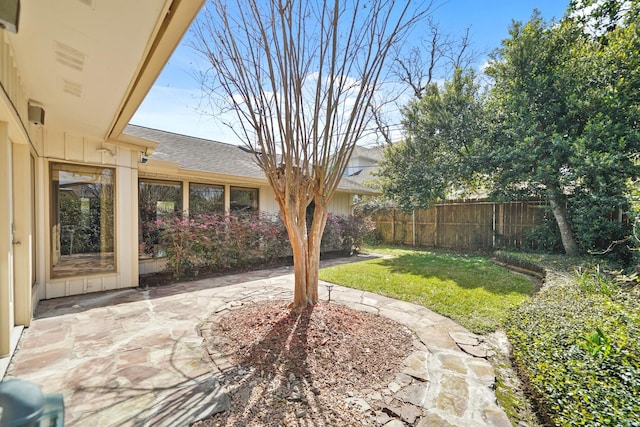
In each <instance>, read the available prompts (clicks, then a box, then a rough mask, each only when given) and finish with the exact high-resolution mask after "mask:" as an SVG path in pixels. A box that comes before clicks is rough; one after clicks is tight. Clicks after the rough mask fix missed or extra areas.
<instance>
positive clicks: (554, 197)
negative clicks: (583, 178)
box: [547, 184, 578, 256]
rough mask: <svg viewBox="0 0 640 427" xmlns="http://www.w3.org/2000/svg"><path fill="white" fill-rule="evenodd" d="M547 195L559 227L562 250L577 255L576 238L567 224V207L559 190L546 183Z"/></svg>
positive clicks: (570, 254)
mask: <svg viewBox="0 0 640 427" xmlns="http://www.w3.org/2000/svg"><path fill="white" fill-rule="evenodd" d="M547 195H548V197H549V204H550V205H551V212H552V213H553V217H554V218H555V219H556V222H557V223H558V228H559V229H560V238H561V239H562V246H563V247H564V252H565V253H566V254H567V255H569V256H576V255H578V245H577V244H576V238H575V236H574V235H573V231H572V230H571V226H570V225H569V221H568V219H567V209H566V208H565V205H564V201H563V200H562V199H563V198H562V196H560V191H559V189H558V188H557V187H556V186H555V185H548V184H547Z"/></svg>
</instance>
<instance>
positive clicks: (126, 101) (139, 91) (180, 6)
mask: <svg viewBox="0 0 640 427" xmlns="http://www.w3.org/2000/svg"><path fill="white" fill-rule="evenodd" d="M204 1H205V0H173V1H172V2H171V3H170V4H169V6H168V8H167V13H166V14H165V17H164V20H162V21H161V22H160V21H159V22H158V26H157V27H156V31H155V32H154V35H155V36H154V37H152V38H150V40H149V44H148V46H147V54H146V55H145V56H144V58H143V59H142V60H141V66H140V68H139V71H138V73H136V75H135V76H134V78H133V79H132V81H131V83H130V85H129V89H128V90H127V93H126V94H125V96H124V98H123V101H122V103H121V105H120V108H119V109H118V112H117V113H116V115H115V117H114V120H113V122H112V124H111V126H110V128H109V131H108V132H107V135H106V139H109V138H113V139H118V137H119V136H120V135H121V133H122V131H123V130H124V128H125V126H126V125H127V124H128V123H129V120H131V117H133V115H134V114H135V112H136V110H137V109H138V107H139V106H140V104H141V103H142V101H143V100H144V98H145V96H146V95H147V93H148V92H149V90H150V89H151V86H153V83H154V82H155V81H156V79H157V78H158V76H159V75H160V72H161V71H162V69H163V68H164V66H165V64H166V63H167V61H168V60H169V58H170V57H171V54H172V53H173V51H174V50H175V48H176V47H177V46H178V43H179V42H180V40H181V39H182V37H183V36H184V34H185V33H186V31H187V30H188V28H189V26H190V25H191V22H192V21H193V20H194V19H195V17H196V15H197V14H198V11H199V10H200V8H201V7H202V5H203V4H204Z"/></svg>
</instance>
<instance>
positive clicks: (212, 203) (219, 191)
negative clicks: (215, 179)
mask: <svg viewBox="0 0 640 427" xmlns="http://www.w3.org/2000/svg"><path fill="white" fill-rule="evenodd" d="M219 212H224V187H221V186H217V185H205V184H190V185H189V213H190V214H191V215H198V214H206V213H219Z"/></svg>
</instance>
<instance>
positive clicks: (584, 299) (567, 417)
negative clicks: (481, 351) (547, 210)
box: [506, 269, 640, 426]
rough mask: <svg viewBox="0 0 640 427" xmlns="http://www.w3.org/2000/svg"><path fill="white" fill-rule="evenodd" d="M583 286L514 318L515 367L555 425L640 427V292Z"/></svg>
mask: <svg viewBox="0 0 640 427" xmlns="http://www.w3.org/2000/svg"><path fill="white" fill-rule="evenodd" d="M577 279H578V280H577V282H576V283H569V284H564V285H554V286H548V287H546V288H544V289H543V290H542V291H541V292H540V293H539V294H538V295H537V296H536V297H535V298H534V299H533V300H531V301H530V302H527V303H524V304H522V305H521V306H520V307H519V308H518V309H517V310H516V311H515V312H514V313H513V314H512V315H511V316H510V318H509V320H508V322H507V325H506V330H507V335H508V336H509V339H510V341H511V343H512V345H513V355H514V359H515V361H516V363H517V365H518V367H519V368H520V370H521V372H522V373H523V375H524V377H525V379H526V380H528V383H529V386H530V389H531V391H532V392H533V395H534V396H535V397H536V399H537V400H538V401H539V402H540V403H541V405H540V406H541V409H542V410H543V412H544V414H545V415H546V417H547V418H548V419H549V421H550V422H551V423H552V424H554V425H559V426H579V425H589V426H600V425H616V426H640V299H639V297H640V289H639V288H638V286H636V287H634V288H631V289H626V290H623V289H621V288H619V287H617V286H616V285H614V284H613V282H611V281H609V282H608V283H607V284H606V285H604V284H603V281H605V280H606V279H605V278H604V276H603V275H601V274H600V273H599V272H597V271H595V270H593V269H588V270H586V271H583V272H580V273H578V276H577Z"/></svg>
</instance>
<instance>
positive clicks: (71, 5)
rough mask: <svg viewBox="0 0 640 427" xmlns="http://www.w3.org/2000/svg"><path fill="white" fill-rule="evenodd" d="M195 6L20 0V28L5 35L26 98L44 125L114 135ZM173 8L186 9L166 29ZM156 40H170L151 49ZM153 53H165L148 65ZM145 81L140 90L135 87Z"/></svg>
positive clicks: (153, 0) (126, 0)
mask: <svg viewBox="0 0 640 427" xmlns="http://www.w3.org/2000/svg"><path fill="white" fill-rule="evenodd" d="M189 3H190V4H189ZM185 4H186V6H185ZM201 4H202V0H195V1H193V0H192V1H191V2H189V1H187V2H185V1H180V0H135V1H132V0H56V1H42V0H21V13H20V23H19V30H18V33H17V34H11V35H10V36H9V37H10V43H11V45H12V47H13V52H14V55H15V61H16V64H17V66H18V69H19V70H20V74H21V77H22V80H23V84H24V86H25V88H26V92H27V96H28V97H29V98H30V99H32V100H34V101H37V102H38V103H40V104H41V105H42V106H43V107H44V109H45V112H46V116H45V125H46V126H47V127H54V128H59V129H65V130H71V131H74V132H79V133H82V134H83V135H88V136H95V137H99V138H108V137H109V136H117V133H119V132H118V130H119V128H120V129H121V127H124V124H126V122H128V120H129V119H130V116H131V115H132V114H133V112H135V109H136V108H137V107H138V105H139V103H140V102H141V101H142V99H143V98H144V95H145V94H146V91H147V90H148V88H149V87H150V86H151V84H152V83H153V81H154V80H155V78H156V77H157V75H158V73H159V72H160V70H161V68H162V66H163V65H164V63H165V62H166V60H167V59H168V57H169V55H170V54H171V51H172V50H173V49H174V48H175V45H176V44H177V43H178V42H179V39H180V37H181V36H182V34H183V33H184V31H185V30H186V29H187V27H188V25H189V23H190V22H191V19H192V18H193V16H194V15H195V13H196V12H197V10H198V9H199V6H200V5H201ZM193 5H197V6H196V7H195V8H194V7H193ZM180 6H185V7H182V9H193V12H192V14H191V15H190V16H187V17H185V16H182V17H181V18H180V19H181V22H180V23H179V25H178V31H175V28H174V31H168V30H167V22H168V21H170V20H169V19H167V17H168V16H170V15H174V12H175V10H176V9H178V8H179V7H180ZM169 11H171V13H170V14H168V12H169ZM162 38H165V39H166V38H172V40H171V43H168V46H167V44H166V43H165V45H163V46H162V50H163V51H161V52H158V45H159V44H161V42H159V39H162ZM173 39H175V40H173ZM165 41H166V40H165ZM158 53H159V54H160V56H162V55H165V57H164V59H163V60H162V61H160V62H159V65H158V61H156V62H155V66H154V67H148V63H149V58H150V57H152V56H153V55H156V54H158ZM149 68H153V69H151V70H149ZM156 68H157V69H156ZM144 79H146V80H147V81H148V82H147V83H146V84H142V86H143V87H144V89H142V90H140V89H137V86H139V85H140V80H144ZM136 92H137V94H136ZM132 103H134V104H135V105H133V108H132V105H131V104H132ZM123 121H124V124H122V123H121V122H123ZM114 129H115V132H114ZM114 133H115V135H112V134H114Z"/></svg>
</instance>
